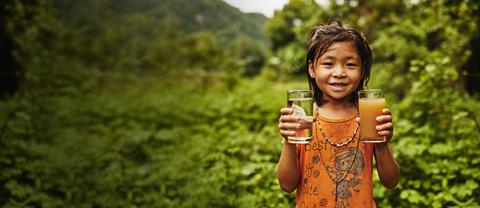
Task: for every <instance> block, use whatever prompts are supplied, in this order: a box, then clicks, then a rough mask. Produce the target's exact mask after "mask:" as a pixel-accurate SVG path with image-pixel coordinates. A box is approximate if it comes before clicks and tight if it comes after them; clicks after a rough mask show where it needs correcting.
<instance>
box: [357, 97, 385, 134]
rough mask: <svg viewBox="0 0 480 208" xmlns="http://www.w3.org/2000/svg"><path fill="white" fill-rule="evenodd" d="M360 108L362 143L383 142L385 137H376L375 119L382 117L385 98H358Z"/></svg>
mask: <svg viewBox="0 0 480 208" xmlns="http://www.w3.org/2000/svg"><path fill="white" fill-rule="evenodd" d="M358 105H359V108H360V137H361V139H362V140H363V141H364V142H367V143H368V142H370V143H378V142H384V141H385V137H384V136H380V135H378V130H377V129H376V126H377V124H378V122H377V120H376V118H377V116H380V115H382V109H384V108H385V98H368V97H367V98H360V99H358Z"/></svg>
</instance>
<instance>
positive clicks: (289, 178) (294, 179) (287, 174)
mask: <svg viewBox="0 0 480 208" xmlns="http://www.w3.org/2000/svg"><path fill="white" fill-rule="evenodd" d="M280 113H281V116H280V119H279V124H278V128H279V130H280V134H281V135H282V136H283V138H284V140H283V149H282V154H281V155H280V160H279V161H278V166H277V178H278V182H279V183H280V187H281V188H282V190H284V191H286V192H289V193H290V192H292V191H294V190H295V189H296V188H297V186H298V179H299V177H300V171H299V164H298V159H297V150H296V146H295V144H290V143H288V142H287V139H286V138H287V137H288V136H294V135H295V131H296V130H299V128H300V124H299V123H297V122H298V121H299V119H300V118H298V117H295V116H292V115H291V114H292V113H293V109H292V108H282V109H281V110H280Z"/></svg>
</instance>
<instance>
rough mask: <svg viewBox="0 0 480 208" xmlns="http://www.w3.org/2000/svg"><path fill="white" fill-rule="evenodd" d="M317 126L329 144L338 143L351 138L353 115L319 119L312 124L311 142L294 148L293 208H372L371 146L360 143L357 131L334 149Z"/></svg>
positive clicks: (354, 125)
mask: <svg viewBox="0 0 480 208" xmlns="http://www.w3.org/2000/svg"><path fill="white" fill-rule="evenodd" d="M318 125H320V126H321V128H322V130H323V132H324V135H325V136H326V137H327V138H328V141H330V143H335V144H340V143H343V142H346V141H349V139H350V138H351V137H352V135H353V133H354V131H355V128H356V121H355V115H352V116H351V117H350V118H347V119H342V120H332V119H327V118H323V117H319V118H318V119H317V121H316V122H315V123H314V124H313V128H312V131H313V132H312V136H313V138H312V141H311V142H310V143H309V144H305V145H297V154H298V157H299V162H300V181H299V185H298V187H297V197H296V204H297V207H300V208H321V207H335V208H339V207H361V208H363V207H366V208H371V207H376V205H375V201H374V200H373V196H372V192H373V186H372V159H373V157H372V155H373V144H365V143H363V142H360V140H359V135H360V128H358V130H357V133H356V134H355V136H354V138H353V140H351V141H350V142H349V143H348V144H347V145H345V146H341V147H335V146H333V145H331V144H329V143H328V142H327V141H326V140H325V138H324V136H323V135H322V133H321V131H320V129H319V127H318ZM357 147H358V148H357ZM334 181H337V182H338V185H337V186H335V182H334Z"/></svg>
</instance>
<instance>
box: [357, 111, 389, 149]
mask: <svg viewBox="0 0 480 208" xmlns="http://www.w3.org/2000/svg"><path fill="white" fill-rule="evenodd" d="M376 120H377V123H378V125H377V126H376V128H377V131H378V134H379V135H380V136H385V138H386V140H387V141H386V142H389V141H390V140H391V139H392V136H393V122H392V113H391V112H390V109H388V108H384V109H382V115H381V116H377V118H376ZM357 122H360V118H359V117H357Z"/></svg>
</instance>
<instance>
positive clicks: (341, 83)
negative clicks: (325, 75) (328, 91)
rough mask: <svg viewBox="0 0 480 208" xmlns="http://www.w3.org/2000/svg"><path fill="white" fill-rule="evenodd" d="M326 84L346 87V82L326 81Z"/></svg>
mask: <svg viewBox="0 0 480 208" xmlns="http://www.w3.org/2000/svg"><path fill="white" fill-rule="evenodd" d="M328 85H330V86H332V87H346V86H347V84H346V83H343V82H333V83H328Z"/></svg>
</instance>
